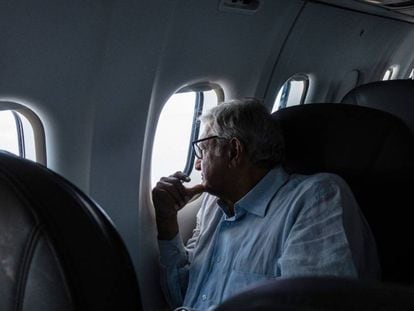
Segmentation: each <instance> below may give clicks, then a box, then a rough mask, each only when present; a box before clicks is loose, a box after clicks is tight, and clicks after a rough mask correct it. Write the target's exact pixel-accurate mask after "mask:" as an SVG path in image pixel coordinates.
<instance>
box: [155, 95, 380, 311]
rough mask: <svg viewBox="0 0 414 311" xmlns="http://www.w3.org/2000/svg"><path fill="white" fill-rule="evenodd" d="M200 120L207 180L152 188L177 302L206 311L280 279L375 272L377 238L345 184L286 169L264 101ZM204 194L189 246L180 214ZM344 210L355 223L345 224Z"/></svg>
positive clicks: (221, 109) (223, 107)
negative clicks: (253, 286) (181, 229)
mask: <svg viewBox="0 0 414 311" xmlns="http://www.w3.org/2000/svg"><path fill="white" fill-rule="evenodd" d="M201 120H202V122H203V123H204V125H205V130H204V132H203V134H202V136H201V139H199V140H197V141H195V142H193V147H194V149H195V155H196V157H197V161H196V164H195V168H196V169H197V170H200V171H201V175H202V184H200V185H197V186H195V187H192V188H186V187H185V186H184V185H183V182H187V181H189V178H188V177H187V176H186V175H184V174H183V173H181V172H177V173H175V174H173V175H171V176H170V177H164V178H161V180H160V181H159V182H158V183H157V185H156V187H155V188H154V189H153V193H152V195H153V202H154V207H155V211H156V221H157V228H158V239H159V246H160V256H161V266H162V272H163V277H164V280H163V283H162V285H163V288H164V291H165V294H166V297H167V299H168V300H169V301H170V303H171V305H172V306H173V307H177V306H180V305H183V306H186V307H189V308H194V309H197V310H206V309H208V308H210V307H211V306H214V305H217V304H219V303H220V302H222V301H223V300H225V299H226V298H228V297H230V296H232V295H234V294H235V293H237V292H239V291H240V290H243V289H244V288H246V287H247V286H249V285H251V284H253V283H255V282H259V281H264V280H268V279H273V278H281V277H284V278H286V277H296V276H322V275H325V276H326V275H332V276H345V277H361V278H375V277H377V275H378V261H377V257H376V249H375V243H374V240H373V237H372V235H371V232H370V230H369V227H368V225H367V224H366V222H365V220H364V218H363V216H362V214H361V212H360V210H359V208H358V206H357V203H356V202H355V199H354V197H353V195H352V193H351V191H350V189H349V187H348V186H347V184H346V183H345V181H344V180H342V179H341V178H340V177H339V176H336V175H333V174H328V173H320V174H316V175H312V176H304V175H288V174H287V173H286V172H285V171H284V170H283V168H282V167H281V165H280V164H281V161H282V158H283V149H284V144H283V138H282V136H281V133H280V131H279V129H278V127H277V125H276V122H275V121H274V120H273V119H272V117H271V115H270V113H269V112H268V111H267V110H266V108H265V107H264V106H263V105H261V103H260V102H258V101H257V100H253V99H248V100H243V101H232V102H228V103H223V104H220V105H218V106H217V107H215V108H213V109H212V110H211V111H209V112H208V113H207V114H206V115H203V116H202V118H201ZM202 192H207V193H208V194H207V195H206V196H205V198H204V200H203V203H202V206H201V209H200V211H199V213H198V215H197V226H196V229H195V230H194V234H193V237H192V238H191V239H190V240H189V242H188V243H187V246H186V247H184V245H183V242H182V239H181V237H180V234H179V228H178V223H177V211H178V210H180V209H181V208H182V207H184V206H185V205H186V203H187V202H188V201H189V200H191V198H192V197H194V196H195V195H196V194H199V193H202ZM344 210H346V211H347V215H348V214H349V215H352V216H351V217H352V218H353V219H352V228H344V222H343V211H344ZM347 223H348V222H347ZM350 230H352V232H353V234H352V235H350V236H349V237H348V236H347V234H346V233H347V232H351V231H350ZM352 239H358V240H352ZM361 245H363V247H362V246H361Z"/></svg>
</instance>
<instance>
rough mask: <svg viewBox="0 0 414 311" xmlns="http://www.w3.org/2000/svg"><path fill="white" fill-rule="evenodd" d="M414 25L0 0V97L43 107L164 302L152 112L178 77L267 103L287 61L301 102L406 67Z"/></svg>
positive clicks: (64, 167) (280, 13) (209, 5)
mask: <svg viewBox="0 0 414 311" xmlns="http://www.w3.org/2000/svg"><path fill="white" fill-rule="evenodd" d="M413 36H414V32H413V25H412V24H409V23H407V22H401V21H397V20H391V19H386V18H384V17H379V16H371V15H367V14H363V13H359V12H356V11H352V10H349V9H342V8H340V7H334V6H330V5H326V4H322V3H314V2H309V1H302V0H290V1H285V0H273V1H262V6H261V8H260V10H259V11H258V12H257V13H256V14H253V15H246V14H238V13H229V12H221V11H219V10H218V1H211V0H197V1H190V0H152V1H142V0H122V1H111V0H70V1H69V0H42V1H30V0H4V1H1V2H0V100H9V101H15V102H18V103H22V104H25V105H27V106H28V107H30V108H32V109H33V110H34V111H35V112H36V113H38V114H39V116H40V118H41V119H42V121H43V122H44V125H45V130H46V140H47V141H46V147H47V156H48V167H50V168H51V169H53V170H55V171H57V172H58V173H60V174H62V175H63V176H65V177H66V178H68V179H69V180H70V181H72V182H73V183H75V184H76V185H77V186H78V187H80V188H81V189H83V190H84V191H85V192H86V193H88V194H90V195H91V196H92V197H93V198H94V199H95V200H96V201H97V202H98V203H99V204H100V205H101V206H102V207H103V208H104V209H105V210H106V211H107V213H108V214H109V215H110V216H111V218H112V219H113V220H114V222H115V224H116V225H117V227H118V228H119V230H120V232H121V234H122V236H123V238H124V240H125V241H126V244H127V246H128V248H129V251H130V254H131V257H132V259H133V262H134V264H135V266H136V270H137V272H138V276H139V281H140V284H141V287H142V291H143V294H142V296H143V300H144V303H145V305H146V309H147V310H158V309H160V308H162V306H164V303H163V300H162V296H161V292H160V288H159V285H158V269H157V256H158V253H157V246H156V232H155V226H154V218H153V211H152V206H151V202H150V186H149V181H150V165H151V163H150V159H151V147H152V140H153V136H154V133H155V127H156V122H157V119H158V116H159V113H160V111H161V109H162V107H163V105H164V103H165V102H166V101H167V99H168V98H169V97H170V96H171V95H172V94H173V93H174V92H175V91H177V90H178V89H180V88H181V87H183V86H186V85H191V84H193V83H197V82H212V83H217V84H219V85H221V86H222V88H223V90H224V91H225V95H226V99H229V98H237V97H243V96H257V97H261V98H265V100H266V103H267V104H268V105H269V106H271V105H272V103H273V101H274V98H275V97H276V94H277V91H278V90H279V88H280V86H281V85H282V84H283V83H284V82H285V81H286V80H287V79H288V78H289V77H290V76H292V75H293V74H295V73H299V72H300V73H306V74H309V75H310V76H311V78H312V80H311V92H310V94H309V96H308V98H307V102H323V101H339V100H340V97H341V96H340V95H341V93H343V92H344V91H345V90H344V88H343V87H342V86H343V85H342V84H343V80H344V79H346V76H347V74H348V73H349V72H352V71H354V70H358V71H359V72H360V74H361V76H360V81H359V83H364V82H368V81H371V80H378V79H380V78H381V77H382V74H383V73H384V71H385V70H386V68H388V66H390V65H393V64H398V63H401V64H404V65H403V66H402V67H401V68H400V72H399V75H400V77H404V76H406V75H407V74H408V72H409V71H410V70H411V66H412V64H413V62H414V55H411V53H410V52H411V50H412V48H411V47H412V46H413V43H414V41H413V40H414V37H413Z"/></svg>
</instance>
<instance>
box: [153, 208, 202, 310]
mask: <svg viewBox="0 0 414 311" xmlns="http://www.w3.org/2000/svg"><path fill="white" fill-rule="evenodd" d="M199 214H200V213H199ZM199 214H198V215H197V225H196V228H195V229H194V231H193V235H192V237H191V238H190V239H189V240H188V243H187V247H184V243H183V240H182V238H181V235H180V233H178V234H177V235H176V236H175V237H174V238H173V239H172V240H158V246H159V249H160V269H161V287H162V290H163V292H164V295H165V297H166V298H167V300H168V303H169V304H170V306H171V307H173V308H177V307H180V306H182V304H183V301H184V297H185V293H186V291H187V285H188V269H189V267H190V263H191V261H192V254H193V250H194V248H195V245H196V241H197V239H198V236H199V234H200V215H199Z"/></svg>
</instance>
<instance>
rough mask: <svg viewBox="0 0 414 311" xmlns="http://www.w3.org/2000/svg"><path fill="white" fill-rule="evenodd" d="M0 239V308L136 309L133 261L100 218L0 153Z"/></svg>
mask: <svg viewBox="0 0 414 311" xmlns="http://www.w3.org/2000/svg"><path fill="white" fill-rule="evenodd" d="M0 237H2V239H0V259H2V260H1V264H2V267H3V268H4V269H5V271H6V273H3V272H4V271H3V269H1V272H0V297H1V299H2V310H3V309H4V310H15V309H16V307H15V306H16V305H20V306H21V305H26V304H30V305H31V306H30V307H29V308H28V309H30V310H52V309H53V308H54V309H53V310H57V309H58V310H71V308H70V306H73V309H76V310H118V309H119V310H140V308H141V301H140V293H139V288H138V282H137V279H136V276H135V271H134V269H133V265H132V262H131V260H130V257H129V255H128V252H127V249H126V247H125V245H124V243H123V241H122V239H121V237H120V235H119V234H118V232H117V230H116V229H115V226H114V224H113V223H112V221H111V220H110V219H109V217H108V216H107V215H106V214H105V212H104V211H103V210H102V209H101V208H100V207H99V206H98V205H97V204H96V203H95V202H94V201H93V200H92V199H91V198H89V197H88V196H87V195H85V194H84V193H83V192H82V191H80V190H79V189H78V188H76V187H75V186H74V185H73V184H71V183H70V182H68V181H67V180H65V179H64V178H63V177H61V176H59V175H58V174H56V173H54V172H52V171H51V170H49V169H47V168H46V167H43V166H42V165H39V164H37V163H34V162H32V161H29V160H25V159H22V158H19V157H16V156H14V155H12V154H9V153H6V152H0ZM3 238H4V239H3ZM3 259H7V262H3ZM3 264H4V266H3ZM16 293H20V295H18V294H16ZM21 293H24V295H23V294H21ZM48 297H53V299H52V298H50V299H49V298H48ZM59 297H60V298H59ZM61 297H66V298H65V299H63V298H61ZM46 298H47V299H46ZM50 300H53V303H49V302H50ZM34 301H35V302H34ZM17 309H19V308H17Z"/></svg>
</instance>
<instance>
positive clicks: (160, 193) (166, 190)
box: [152, 172, 204, 240]
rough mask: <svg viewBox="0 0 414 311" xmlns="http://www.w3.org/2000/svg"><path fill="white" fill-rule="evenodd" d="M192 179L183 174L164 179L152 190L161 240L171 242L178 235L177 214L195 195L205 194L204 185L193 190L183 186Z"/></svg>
mask: <svg viewBox="0 0 414 311" xmlns="http://www.w3.org/2000/svg"><path fill="white" fill-rule="evenodd" d="M188 181H190V178H189V177H188V176H187V175H185V174H184V173H182V172H176V173H175V174H173V175H171V176H169V177H162V178H161V179H160V181H159V182H158V183H157V185H156V186H155V187H154V189H152V201H153V203H154V208H155V215H156V220H157V227H158V238H159V239H160V240H171V239H172V238H174V237H175V236H176V235H177V233H178V223H177V212H178V211H179V210H180V209H182V208H183V207H184V205H186V204H187V203H188V201H190V200H191V199H192V198H193V197H194V196H195V195H197V194H199V193H202V192H204V186H203V185H196V186H194V187H192V188H186V187H184V186H183V182H188Z"/></svg>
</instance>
